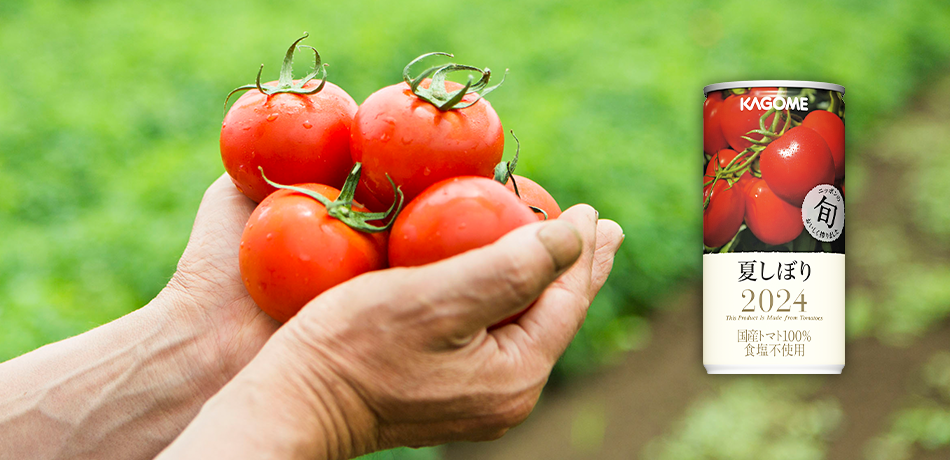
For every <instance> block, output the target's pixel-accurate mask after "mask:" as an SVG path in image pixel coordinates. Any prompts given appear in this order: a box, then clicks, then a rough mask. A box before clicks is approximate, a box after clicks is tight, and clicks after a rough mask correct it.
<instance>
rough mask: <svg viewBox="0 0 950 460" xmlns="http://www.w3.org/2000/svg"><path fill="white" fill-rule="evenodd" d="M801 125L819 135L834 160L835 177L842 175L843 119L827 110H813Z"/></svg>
mask: <svg viewBox="0 0 950 460" xmlns="http://www.w3.org/2000/svg"><path fill="white" fill-rule="evenodd" d="M802 126H806V127H809V128H811V129H813V130H815V132H817V133H818V134H820V135H821V138H822V139H824V140H825V143H826V144H828V149H829V150H831V158H832V159H833V160H834V162H835V179H841V178H842V177H844V121H842V120H841V118H839V117H838V116H837V115H835V114H833V113H831V112H829V111H827V110H815V111H813V112H810V113H809V114H808V115H806V116H805V119H804V120H803V121H802Z"/></svg>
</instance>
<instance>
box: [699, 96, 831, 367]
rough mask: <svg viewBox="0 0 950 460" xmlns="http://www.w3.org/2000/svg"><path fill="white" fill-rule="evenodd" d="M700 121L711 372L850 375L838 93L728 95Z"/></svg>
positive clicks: (706, 353) (712, 99)
mask: <svg viewBox="0 0 950 460" xmlns="http://www.w3.org/2000/svg"><path fill="white" fill-rule="evenodd" d="M703 118H704V119H703V151H704V160H705V161H704V165H703V170H704V175H703V244H704V249H703V363H704V365H706V367H707V370H709V369H711V367H717V368H728V369H730V370H729V371H726V372H735V373H745V372H756V368H768V369H773V370H775V372H786V371H787V372H799V371H800V372H819V371H815V370H814V369H819V368H821V369H827V368H828V367H829V366H839V367H843V366H844V327H845V321H844V319H845V316H844V315H845V308H844V304H845V279H844V277H845V259H844V253H845V247H844V243H845V209H844V208H845V206H844V205H845V200H844V195H845V174H844V99H843V95H842V93H840V92H838V91H829V90H819V89H815V88H793V87H753V88H733V89H723V90H719V91H712V92H709V93H708V94H707V97H706V101H705V105H704V110H703ZM783 368H786V370H784V371H783V370H782V369H783ZM788 369H791V370H788ZM795 369H797V371H796V370H795ZM710 372H712V370H710ZM839 372H840V370H839Z"/></svg>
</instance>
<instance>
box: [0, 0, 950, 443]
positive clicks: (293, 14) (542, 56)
mask: <svg viewBox="0 0 950 460" xmlns="http://www.w3.org/2000/svg"><path fill="white" fill-rule="evenodd" d="M776 11H782V12H784V13H786V14H780V15H777V14H776ZM447 23H450V24H452V25H453V26H452V27H447V26H446V24H447ZM303 31H309V32H310V33H311V38H310V39H308V40H307V43H308V44H311V45H313V46H316V47H317V48H318V49H319V50H320V51H321V54H322V56H323V57H324V60H325V62H328V63H330V68H329V72H330V80H331V81H333V82H335V83H337V84H339V85H340V86H342V87H343V88H345V89H346V90H347V91H348V92H349V93H350V94H351V95H352V96H353V97H354V98H355V99H356V100H357V101H362V100H363V99H365V98H366V96H368V95H369V94H371V93H372V92H373V91H374V90H376V89H378V88H380V87H382V86H385V85H389V84H392V83H395V82H397V81H399V78H400V71H401V69H402V67H403V65H404V64H405V63H406V62H408V61H409V60H410V59H412V58H414V57H415V56H417V55H419V54H421V53H423V52H428V51H451V52H453V53H455V54H456V56H457V60H458V61H459V62H464V63H470V64H474V65H478V66H488V67H491V68H492V69H494V70H496V71H500V70H502V69H505V68H510V69H511V71H510V74H509V77H508V80H507V81H506V83H505V84H504V85H503V86H502V87H501V88H500V89H499V90H498V91H496V92H495V93H493V94H492V95H491V96H490V98H489V99H490V100H491V102H492V104H493V106H494V107H495V108H496V110H497V111H498V113H499V115H500V116H501V118H502V121H503V123H504V125H505V128H506V129H514V130H515V132H516V133H517V134H518V136H519V138H520V139H521V142H522V152H521V153H522V156H521V160H520V161H519V173H520V174H523V175H527V176H530V177H532V178H533V179H535V180H537V181H538V182H540V183H542V184H544V185H545V186H546V187H547V188H548V189H549V190H550V191H551V192H552V194H553V195H554V196H555V197H557V198H558V200H559V202H560V203H561V204H562V205H569V204H571V203H576V202H588V203H591V204H592V205H594V206H595V207H596V208H597V209H598V210H599V211H600V213H601V216H602V217H608V218H612V219H614V220H616V221H618V222H619V223H620V224H621V225H622V226H623V227H624V229H625V232H626V240H625V243H624V245H623V248H622V249H621V253H620V255H619V257H618V259H617V264H616V266H615V269H614V272H613V274H612V276H611V280H610V282H609V283H608V285H607V286H606V287H605V289H604V290H603V291H602V292H601V295H600V296H599V297H598V299H597V301H596V302H595V304H594V306H593V307H592V308H591V311H590V315H589V318H588V321H587V324H586V325H585V327H584V329H583V330H582V331H581V334H580V335H579V337H578V338H577V340H576V341H575V342H574V344H573V345H572V347H571V348H570V350H569V351H568V353H567V354H566V356H565V357H564V359H563V360H562V362H561V363H560V364H559V366H558V369H557V372H556V375H555V383H557V382H561V381H572V380H578V379H585V378H589V375H591V374H592V373H598V372H605V369H607V370H609V369H610V368H611V367H612V366H615V365H618V364H619V363H620V362H622V360H623V359H624V357H625V356H627V355H628V354H629V353H636V351H637V350H639V349H641V348H643V347H644V346H645V345H646V344H648V343H649V342H650V326H651V322H652V321H653V318H654V316H655V315H658V314H662V310H660V311H658V310H657V309H658V307H659V306H662V305H666V304H668V303H669V302H670V301H671V299H673V298H674V297H675V294H676V293H678V292H680V291H683V290H689V289H694V290H695V289H699V287H698V286H699V284H698V280H699V279H700V277H701V265H700V256H699V254H700V252H701V250H700V247H699V244H700V243H699V242H700V240H701V238H700V225H701V223H700V222H701V220H700V215H701V212H700V200H699V196H700V190H699V184H698V180H696V175H697V174H696V171H697V170H698V168H699V167H698V166H697V164H698V163H700V162H701V161H702V159H701V154H700V153H699V152H700V150H701V149H700V148H699V147H698V146H699V145H700V137H699V136H700V132H701V110H700V108H701V104H702V97H703V96H702V91H701V89H702V87H703V86H704V85H706V84H709V83H714V82H720V81H731V80H745V79H759V78H782V79H800V80H822V81H830V82H835V83H840V84H843V85H845V86H846V87H847V94H846V96H845V98H846V100H847V102H848V126H847V130H848V131H847V140H848V142H847V143H848V146H849V150H848V151H849V159H848V179H847V183H848V185H847V191H848V200H849V204H851V203H860V202H861V201H862V200H872V199H874V200H877V199H884V200H886V199H888V197H890V199H891V201H893V200H894V197H895V196H897V197H899V198H900V200H901V201H900V202H899V203H894V205H893V206H891V207H887V206H885V207H884V208H882V209H878V208H875V207H873V206H868V207H867V208H866V209H869V211H867V212H866V213H865V214H860V213H857V212H852V213H849V214H848V218H849V223H851V224H852V225H851V230H850V231H849V234H850V235H851V242H850V243H851V244H850V245H849V255H848V257H849V259H848V261H849V262H848V264H849V265H848V270H849V272H848V273H849V279H848V282H849V291H848V322H849V323H848V327H849V329H848V332H849V337H850V338H851V339H853V340H858V339H861V338H864V337H876V338H879V339H880V340H883V341H884V342H885V343H887V344H890V345H893V346H900V347H913V345H914V344H915V343H917V342H916V341H918V340H920V339H919V337H921V336H923V335H925V334H927V333H928V331H931V330H933V329H934V328H936V327H939V326H940V325H941V324H945V323H946V318H947V316H948V314H950V288H948V287H947V286H950V270H948V269H947V268H946V262H947V257H948V254H950V252H948V249H950V211H948V209H950V207H948V206H947V205H946V203H948V200H950V186H948V185H947V184H948V183H950V182H948V181H947V177H948V176H947V175H948V173H947V171H948V170H950V169H948V168H950V155H947V153H950V131H948V130H947V128H946V126H948V124H947V120H950V115H948V113H947V109H946V107H948V105H947V103H950V91H948V89H947V88H948V85H947V84H946V82H945V81H943V80H941V79H940V77H941V76H942V75H945V74H946V69H947V68H948V63H950V6H948V5H947V4H943V3H939V2H931V1H925V0H908V1H901V2H897V1H894V2H872V3H869V2H860V1H848V0H842V1H831V2H818V1H806V2H799V3H796V4H795V5H794V6H791V7H790V6H787V5H784V4H778V3H775V4H769V3H767V4H762V3H761V2H752V1H727V2H706V1H686V2H665V3H647V2H625V1H593V2H570V1H553V2H552V1H539V0H526V1H497V0H486V1H483V2H479V3H471V2H468V3H461V2H459V3H447V2H435V1H430V0H420V1H418V2H414V3H413V4H412V5H411V6H410V5H407V4H405V3H401V2H362V1H352V2H319V1H297V0H288V1H286V2H282V3H281V7H280V9H275V7H274V6H273V4H272V3H269V2H255V1H250V0H235V1H229V2H224V1H220V0H208V1H204V2H191V1H181V0H178V1H176V0H169V1H164V2H150V3H146V2H123V1H118V0H100V1H93V0H83V1H64V0H60V1H57V0H37V1H21V0H10V1H4V2H2V3H0V83H2V86H3V88H4V91H0V359H8V358H11V357H14V356H16V355H19V354H21V353H24V352H26V351H29V350H31V349H33V348H36V347H38V346H40V345H42V344H45V343H49V342H52V341H56V340H60V339H62V338H65V337H68V336H71V335H74V334H77V333H80V332H82V331H85V330H88V329H90V328H92V327H95V326H97V325H99V324H102V323H105V322H108V321H110V320H112V319H114V318H117V317H119V316H121V315H123V314H125V313H127V312H129V311H131V310H133V309H135V308H138V307H140V306H142V305H144V304H145V303H146V302H148V301H149V300H150V299H151V298H152V297H153V296H154V295H155V294H156V293H157V292H158V291H159V290H160V289H161V288H162V286H163V285H164V284H165V283H166V282H167V280H168V279H169V277H170V276H171V274H172V273H173V271H174V268H175V264H176V262H177V259H178V257H179V255H180V253H181V250H182V249H183V248H184V245H185V242H186V241H187V238H188V233H189V231H190V228H191V222H192V219H193V217H194V213H195V211H196V209H197V205H198V202H199V201H200V199H201V195H202V192H203V190H204V189H205V188H206V187H207V186H208V185H209V184H210V183H211V182H212V181H213V180H214V179H215V178H216V177H217V176H218V175H220V174H221V173H222V172H223V168H222V166H221V164H220V158H219V156H218V147H217V138H218V131H219V128H220V122H221V117H222V103H223V100H224V96H225V95H226V94H227V92H228V91H230V90H231V89H232V88H234V87H236V86H239V85H242V84H245V83H249V82H251V81H252V80H253V78H254V75H255V72H256V69H257V67H258V66H259V65H260V64H261V63H264V64H265V70H264V71H265V76H268V75H269V76H271V77H275V76H276V73H277V69H278V66H279V60H280V57H281V54H282V53H283V51H284V50H285V49H286V46H287V44H288V43H289V42H290V41H292V40H293V39H295V38H296V37H298V36H299V35H300V33H301V32H303ZM499 73H500V72H499ZM942 81H943V83H940V82H942ZM941 85H942V86H941ZM922 95H924V96H922ZM941 98H942V99H941ZM932 100H936V101H942V103H930V102H931V101H932ZM895 126H896V128H895ZM898 128H900V129H898ZM509 144H513V143H511V142H509ZM508 147H509V148H508V149H507V150H508V155H509V156H510V155H511V154H512V153H513V145H509V146H508ZM879 171H882V172H881V173H880V174H878V172H879ZM887 212H890V213H893V215H888V214H882V213H887ZM895 216H897V217H899V218H893V217H895ZM855 223H858V224H857V225H855ZM865 223H867V225H865ZM852 273H854V274H852ZM687 314H699V313H698V310H696V309H693V310H690V311H689V313H687ZM909 349H910V348H909ZM908 353H910V351H908ZM695 365H696V366H699V363H698V362H697V363H695ZM946 368H947V360H946V357H945V355H935V356H934V358H933V360H932V362H929V364H928V365H927V367H926V370H923V369H922V370H921V371H920V372H921V373H920V374H919V375H920V376H924V375H926V376H928V377H926V379H924V377H920V379H924V380H926V382H927V383H926V384H925V385H924V386H923V387H922V388H930V389H932V390H921V391H920V392H919V395H918V396H915V397H914V398H915V399H913V401H912V402H910V403H908V404H907V405H906V407H904V406H902V408H900V409H898V410H896V411H895V412H894V421H893V425H892V426H891V427H889V428H887V429H885V430H884V431H883V432H882V433H880V436H879V437H877V438H875V440H874V441H873V442H874V443H877V444H873V445H871V447H869V448H868V451H867V452H868V454H867V458H910V457H912V456H914V455H916V454H917V453H918V452H920V451H922V450H927V449H940V448H943V447H945V446H947V444H948V443H950V422H948V421H947V420H948V419H950V416H948V415H947V414H948V413H950V405H948V404H947V400H946V391H945V390H946V387H947V378H946ZM922 381H923V380H922ZM740 382H741V380H740ZM783 382H784V381H783ZM789 382H790V383H788V382H785V383H783V385H788V386H790V388H791V389H790V390H789V391H788V395H787V396H783V398H782V399H781V401H778V400H774V399H772V398H771V397H769V395H767V394H765V395H762V394H759V393H756V394H759V395H760V396H755V397H752V398H750V399H745V398H738V397H736V396H737V395H739V394H742V392H745V391H747V388H746V387H743V385H747V384H742V383H737V384H735V385H724V386H723V387H722V388H720V389H719V390H718V393H716V394H715V395H711V396H709V395H708V396H706V397H704V398H703V399H697V401H696V402H695V403H694V404H692V405H691V407H690V409H689V410H687V411H686V412H685V413H682V414H680V415H678V416H677V417H678V418H679V419H680V422H681V425H677V426H671V427H670V428H669V430H667V434H666V435H665V436H664V437H663V438H662V439H658V440H657V441H656V443H654V444H652V445H651V447H650V449H651V450H650V452H652V454H653V455H656V456H658V458H692V457H691V455H692V454H688V453H697V454H698V455H705V456H706V457H707V458H758V457H755V456H750V455H752V454H749V453H748V452H762V451H777V452H778V451H783V452H799V453H801V455H797V456H784V457H782V456H779V458H822V456H823V455H824V452H825V449H826V447H827V443H828V439H829V438H828V436H830V435H827V433H829V432H833V431H834V429H836V427H839V425H840V424H839V423H838V422H837V421H838V420H847V417H848V414H847V413H842V412H840V411H839V410H838V409H836V407H838V406H836V402H835V401H834V400H825V399H821V398H817V399H816V398H815V397H813V396H812V395H813V393H810V391H813V389H810V388H809V387H808V385H813V384H812V383H808V382H809V381H807V380H802V381H798V380H790V381H789ZM796 382H798V383H796ZM869 384H873V382H869ZM915 394H918V393H915ZM940 395H943V396H940ZM941 398H943V399H941ZM773 404H780V407H782V408H784V409H783V410H782V411H778V412H775V413H774V414H773V415H763V416H762V417H765V418H764V419H763V421H762V423H764V424H766V425H768V426H772V427H773V428H772V430H777V432H779V433H785V434H787V435H782V436H776V437H773V436H759V437H756V436H752V437H748V438H743V439H742V441H743V442H744V444H743V445H745V446H747V447H748V446H751V447H748V448H747V449H745V448H744V449H743V450H737V451H727V450H723V449H725V448H724V447H723V446H721V445H716V443H711V442H709V441H703V439H706V438H708V437H709V436H713V437H715V436H716V434H717V433H719V432H720V431H719V430H722V431H723V432H726V431H728V430H729V429H730V427H738V426H739V425H737V424H738V423H740V420H743V419H744V418H746V417H749V416H751V415H752V414H758V413H759V412H760V411H762V410H763V409H765V408H768V407H772V405H773ZM869 404H873V402H869ZM782 414H785V415H782ZM787 414H791V416H796V417H805V418H808V417H813V418H814V417H818V418H820V419H821V420H822V422H821V424H820V425H815V426H813V427H812V428H811V429H810V430H811V431H807V430H806V431H805V432H801V433H799V432H794V433H791V432H787V431H782V430H788V428H785V425H783V424H781V423H779V420H780V419H779V418H778V417H782V416H786V415H787ZM814 414H819V415H817V416H816V415H814ZM829 414H831V415H829ZM701 421H704V422H702V423H701ZM841 423H845V422H841ZM736 429H738V428H736ZM821 433H826V434H821ZM704 437H706V438H704ZM869 445H870V444H869ZM779 446H784V449H779ZM604 448H605V449H609V446H606V447H604ZM885 448H886V449H891V450H887V451H886V452H888V453H891V455H888V456H884V457H879V456H875V455H878V454H876V452H882V451H883V450H882V449H885ZM445 455H448V454H447V453H445V452H443V451H442V450H440V449H426V450H399V451H392V452H386V453H381V454H376V456H375V457H377V458H387V459H388V458H441V457H443V456H445ZM565 455H567V454H565ZM857 455H858V457H855V458H860V457H861V455H864V454H857ZM901 456H903V457H901ZM566 458H567V457H566ZM570 458H573V457H570Z"/></svg>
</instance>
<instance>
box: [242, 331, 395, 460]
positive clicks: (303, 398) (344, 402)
mask: <svg viewBox="0 0 950 460" xmlns="http://www.w3.org/2000/svg"><path fill="white" fill-rule="evenodd" d="M299 334H300V331H298V330H297V329H296V328H293V327H287V328H284V329H283V330H282V331H281V333H279V334H276V335H275V336H274V339H273V340H272V343H268V346H267V347H265V348H264V350H262V351H261V355H260V356H259V357H258V358H255V360H254V364H255V367H253V368H252V367H251V366H249V369H248V373H249V374H251V373H253V374H254V375H258V376H260V377H261V378H262V379H263V380H265V381H266V382H267V383H266V385H267V386H268V387H270V388H271V391H272V393H273V394H275V398H276V400H277V401H278V403H279V404H280V405H281V407H285V408H290V407H296V408H297V410H298V411H299V412H298V414H297V415H298V416H299V417H300V419H298V421H301V420H302V421H304V423H301V424H298V425H297V428H298V429H299V436H300V437H301V438H303V439H304V440H307V439H310V440H313V438H314V436H313V433H320V434H321V435H322V436H321V437H322V440H321V442H320V443H319V444H320V445H319V446H315V447H318V448H319V449H320V450H319V451H318V452H317V453H318V454H319V455H321V457H320V458H327V459H331V460H343V459H349V458H354V457H358V456H360V455H364V454H367V453H370V452H374V451H376V450H378V449H379V447H380V446H379V442H378V436H377V433H378V428H377V427H378V420H377V417H376V414H375V413H374V412H373V411H372V410H370V409H369V407H368V406H367V404H366V402H365V400H364V399H363V397H362V396H361V394H360V393H359V391H357V389H356V388H354V387H353V386H352V385H351V384H350V383H349V382H347V381H346V379H344V378H342V377H341V376H340V375H339V373H337V372H335V371H334V369H333V366H332V364H331V363H332V361H331V360H330V359H329V358H328V357H327V355H326V354H325V353H322V352H321V351H320V350H314V348H313V346H312V340H307V339H304V338H302V337H300V335H299ZM310 339H312V337H311V338H310ZM258 362H259V363H260V368H257V367H256V364H258ZM288 410H289V409H288Z"/></svg>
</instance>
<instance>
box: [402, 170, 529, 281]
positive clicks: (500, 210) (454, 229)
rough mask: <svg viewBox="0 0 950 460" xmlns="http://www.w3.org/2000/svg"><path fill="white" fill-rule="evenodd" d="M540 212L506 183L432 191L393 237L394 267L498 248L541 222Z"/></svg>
mask: <svg viewBox="0 0 950 460" xmlns="http://www.w3.org/2000/svg"><path fill="white" fill-rule="evenodd" d="M537 221H538V217H537V216H536V215H535V213H534V211H532V210H531V208H529V207H528V205H526V204H525V203H524V202H522V201H521V200H520V199H518V197H517V196H515V194H513V193H511V192H510V191H508V189H506V188H505V186H503V185H501V184H500V183H498V182H496V181H494V180H491V179H487V178H484V177H473V176H466V177H453V178H449V179H445V180H443V181H441V182H438V183H436V184H434V185H433V186H432V187H429V188H428V189H426V190H425V191H424V192H422V194H420V195H419V196H418V197H416V199H415V200H412V201H411V202H409V205H407V206H406V207H405V209H403V211H402V213H400V214H399V217H397V218H396V222H395V223H394V224H393V227H392V231H391V233H390V237H389V264H390V265H391V266H393V267H412V266H416V265H424V264H428V263H431V262H436V261H438V260H442V259H446V258H449V257H452V256H454V255H456V254H461V253H463V252H465V251H468V250H470V249H475V248H479V247H482V246H485V245H487V244H491V243H493V242H495V241H496V240H497V239H499V238H501V237H502V236H504V235H505V234H506V233H508V232H510V231H511V230H514V229H515V228H517V227H520V226H522V225H525V224H530V223H532V222H537Z"/></svg>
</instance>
